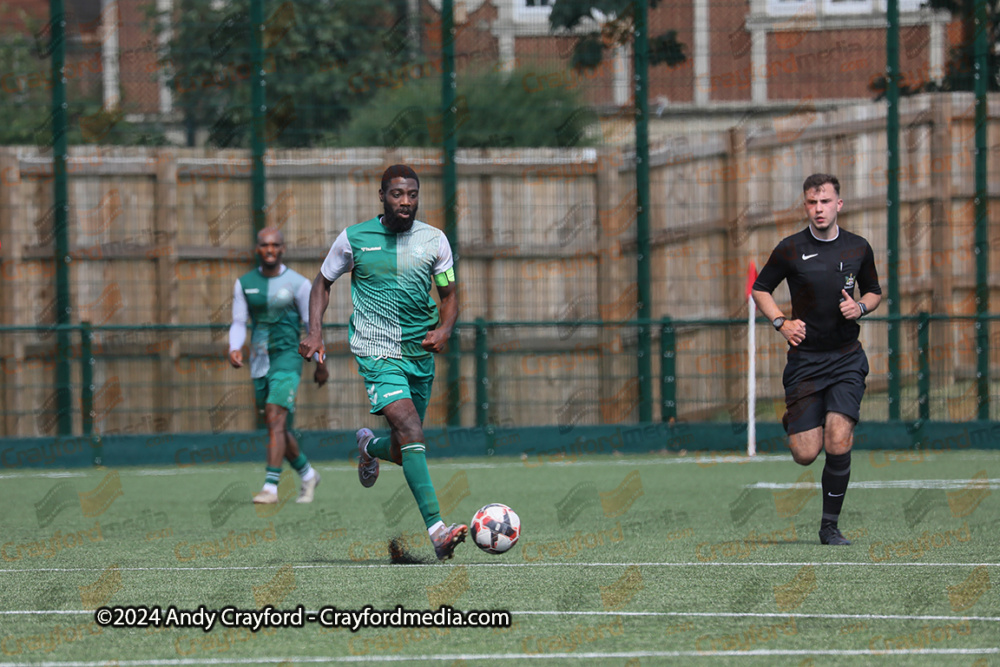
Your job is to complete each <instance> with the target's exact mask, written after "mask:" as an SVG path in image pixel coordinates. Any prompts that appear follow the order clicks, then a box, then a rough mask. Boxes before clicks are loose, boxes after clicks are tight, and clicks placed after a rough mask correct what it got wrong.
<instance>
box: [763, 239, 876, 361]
mask: <svg viewBox="0 0 1000 667" xmlns="http://www.w3.org/2000/svg"><path fill="white" fill-rule="evenodd" d="M782 280H787V281H788V291H789V292H790V293H791V296H792V315H791V319H796V320H802V321H803V322H805V324H806V338H805V340H804V341H802V342H801V343H800V344H799V345H798V348H797V349H799V350H803V351H823V350H837V349H840V348H842V347H844V346H846V345H848V344H850V343H853V342H855V341H857V340H858V333H859V332H860V331H861V327H860V326H858V323H857V321H855V320H849V319H847V318H845V317H844V316H843V315H842V314H841V313H840V301H841V299H843V298H844V297H843V295H842V294H841V293H840V290H841V289H844V290H846V291H847V293H848V294H850V295H851V298H853V299H855V300H857V299H859V298H861V296H863V295H865V294H868V293H869V292H873V293H875V294H881V293H882V288H881V287H879V284H878V272H877V271H876V270H875V254H874V253H873V252H872V247H871V246H870V245H869V244H868V241H866V240H865V239H864V238H863V237H861V236H858V235H857V234H852V233H851V232H848V231H846V230H844V229H840V233H839V234H838V236H837V238H835V239H833V240H832V241H820V240H819V239H817V238H816V237H815V236H813V234H812V231H811V230H810V229H809V227H806V228H805V229H803V230H802V231H801V232H799V233H798V234H792V235H791V236H789V237H787V238H785V239H782V241H781V243H779V244H778V245H777V247H775V249H774V251H772V252H771V256H770V258H768V260H767V264H765V265H764V268H762V269H761V271H760V274H759V275H758V276H757V280H756V282H754V284H753V288H754V289H755V290H759V291H761V292H768V293H773V292H774V290H775V288H776V287H777V286H778V285H779V284H781V281H782ZM855 287H857V288H858V289H859V290H860V295H861V296H857V295H856V292H855Z"/></svg>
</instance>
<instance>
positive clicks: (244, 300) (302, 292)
mask: <svg viewBox="0 0 1000 667" xmlns="http://www.w3.org/2000/svg"><path fill="white" fill-rule="evenodd" d="M311 287H312V285H311V284H310V282H309V281H308V280H306V278H305V277H304V276H302V275H301V274H299V273H296V272H295V271H292V270H291V269H289V268H288V267H287V266H285V265H284V264H282V265H281V267H280V273H279V274H278V275H276V276H274V277H273V278H267V277H265V276H263V275H262V274H261V272H260V269H259V268H257V269H254V270H253V271H249V272H247V273H246V274H244V275H243V276H242V277H240V279H239V280H237V281H236V284H235V285H234V287H233V324H232V326H231V327H230V329H229V349H230V350H238V349H240V348H241V347H243V342H244V341H245V340H246V326H247V323H248V321H249V323H250V325H251V328H252V333H251V334H250V377H253V378H261V377H264V376H266V375H267V374H268V372H270V371H278V370H281V371H295V372H296V373H301V372H302V357H301V356H299V352H298V350H299V338H300V337H301V333H302V327H303V325H305V326H308V325H309V291H310V289H311Z"/></svg>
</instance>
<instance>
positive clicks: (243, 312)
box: [229, 280, 250, 352]
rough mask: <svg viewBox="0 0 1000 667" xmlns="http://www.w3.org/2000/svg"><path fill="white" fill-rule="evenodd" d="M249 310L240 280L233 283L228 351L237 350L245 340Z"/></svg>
mask: <svg viewBox="0 0 1000 667" xmlns="http://www.w3.org/2000/svg"><path fill="white" fill-rule="evenodd" d="M249 317H250V310H249V308H247V298H246V296H244V294H243V288H242V287H241V286H240V281H239V280H237V281H236V284H235V285H233V323H232V324H231V325H230V326H229V351H230V352H232V351H233V350H239V349H241V348H242V347H243V343H245V342H246V340H247V319H248V318H249Z"/></svg>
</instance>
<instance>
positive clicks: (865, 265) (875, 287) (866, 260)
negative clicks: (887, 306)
mask: <svg viewBox="0 0 1000 667" xmlns="http://www.w3.org/2000/svg"><path fill="white" fill-rule="evenodd" d="M858 289H859V291H860V292H861V296H864V295H865V294H869V293H871V294H881V293H882V286H881V285H879V283H878V270H877V269H876V268H875V253H874V252H873V251H872V246H871V244H870V243H868V242H865V255H864V257H863V258H862V259H861V269H860V270H859V271H858Z"/></svg>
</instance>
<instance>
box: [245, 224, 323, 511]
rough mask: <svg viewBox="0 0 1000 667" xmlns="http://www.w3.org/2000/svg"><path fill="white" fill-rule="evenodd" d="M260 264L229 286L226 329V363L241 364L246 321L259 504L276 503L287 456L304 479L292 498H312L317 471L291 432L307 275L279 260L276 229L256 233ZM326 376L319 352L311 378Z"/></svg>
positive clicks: (281, 244)
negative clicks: (261, 448)
mask: <svg viewBox="0 0 1000 667" xmlns="http://www.w3.org/2000/svg"><path fill="white" fill-rule="evenodd" d="M256 252H257V256H258V257H259V258H260V266H259V267H258V268H256V269H254V270H252V271H249V272H248V273H246V274H245V275H243V276H242V277H241V278H240V279H239V280H237V281H236V284H235V285H234V286H233V324H232V326H231V327H230V328H229V363H230V364H232V366H233V368H242V366H243V344H244V342H246V332H247V322H248V320H249V321H250V322H251V324H252V329H253V332H252V334H251V335H250V377H252V378H253V386H254V394H255V397H256V403H257V417H258V418H257V427H258V428H260V427H261V426H262V425H266V426H267V433H268V446H267V469H266V473H265V475H264V487H263V488H262V489H261V490H260V492H258V493H257V494H256V495H255V496H254V497H253V501H254V502H255V503H258V504H264V505H271V504H274V503H277V502H278V478H279V477H280V476H281V465H282V459H283V458H287V459H288V462H289V463H290V464H291V465H292V468H293V469H295V472H297V473H298V474H299V476H300V478H301V480H302V484H301V488H300V491H299V497H298V498H297V499H296V501H295V502H298V503H311V502H312V501H313V497H314V494H315V491H316V486H317V485H318V484H319V479H320V478H319V473H318V472H317V471H316V470H314V469H313V467H312V466H310V465H309V461H307V460H306V455H305V454H303V453H302V450H301V449H300V448H299V442H298V440H296V438H295V436H294V435H293V434H292V423H293V419H294V416H295V395H296V393H297V392H298V389H299V380H300V379H301V376H302V358H301V357H299V355H298V354H297V353H296V348H297V345H298V342H299V335H300V332H301V327H302V324H303V323H304V324H305V325H306V326H308V325H309V280H308V279H307V278H305V277H304V276H302V275H301V274H299V273H296V272H295V271H292V270H291V269H289V268H288V267H287V266H285V265H284V264H282V263H281V258H282V256H283V255H284V254H285V241H284V239H283V238H282V235H281V232H280V231H279V230H277V229H274V228H271V227H266V228H264V229H262V230H260V232H259V233H258V234H257V249H256ZM328 377H329V373H328V371H327V369H326V364H325V363H324V362H323V360H322V358H320V357H317V364H316V371H315V372H314V373H313V379H314V380H315V381H316V384H317V385H319V386H320V387H322V386H323V385H324V384H325V383H326V381H327V378H328Z"/></svg>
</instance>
